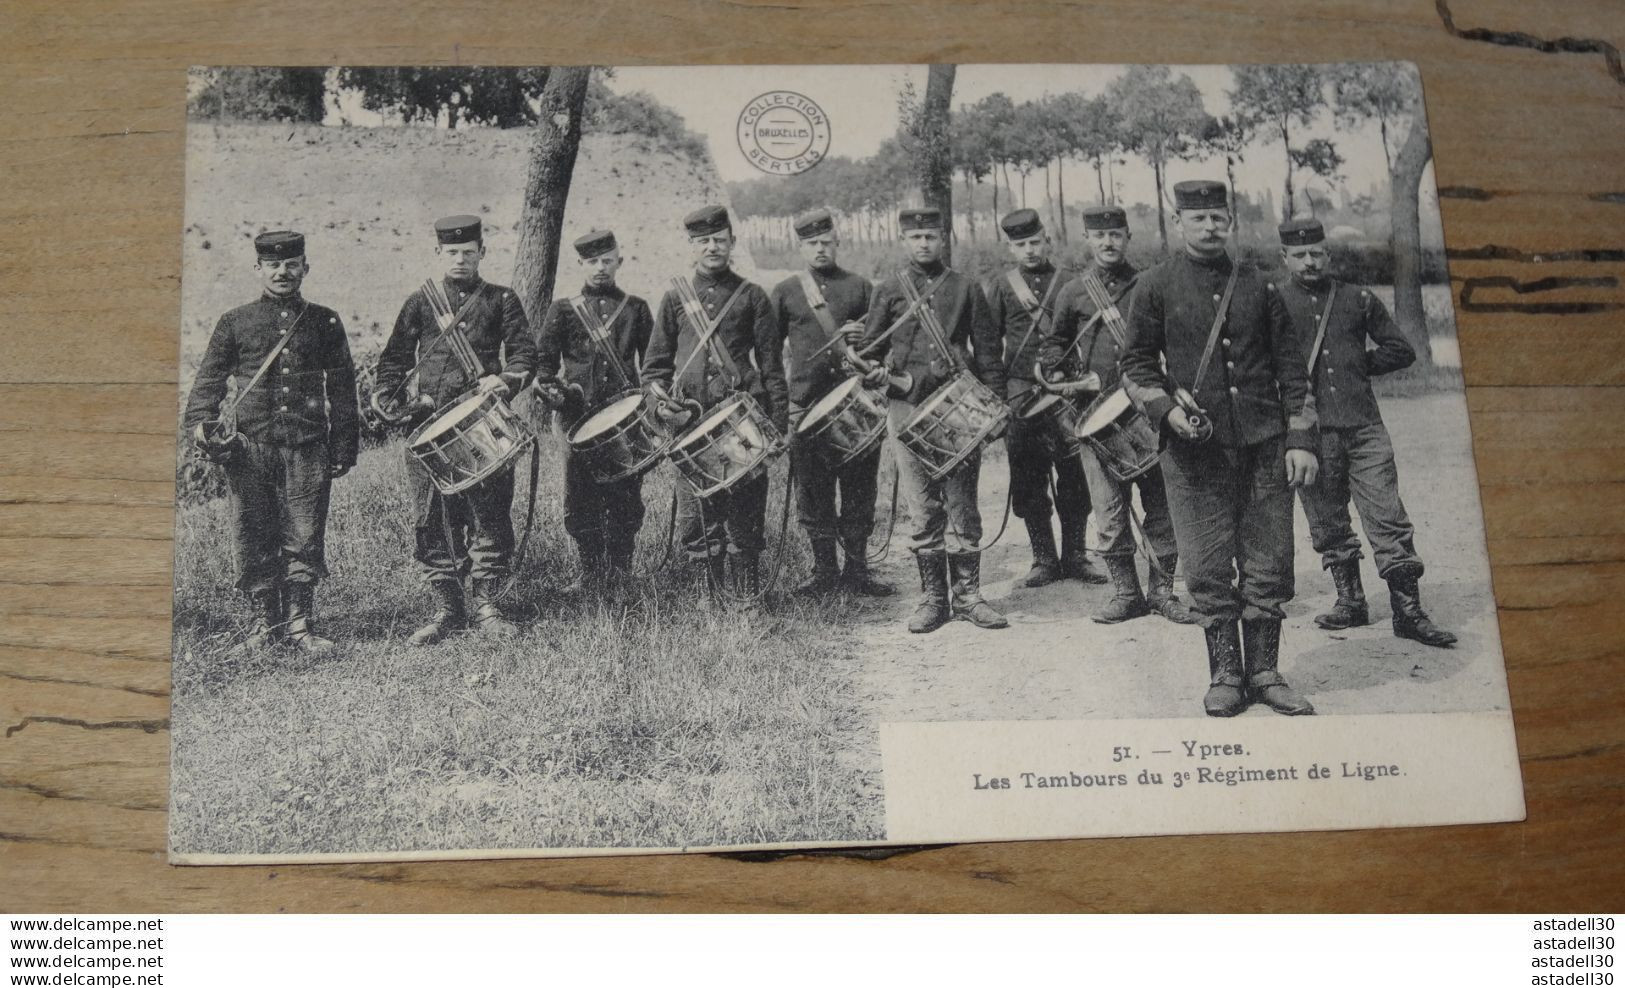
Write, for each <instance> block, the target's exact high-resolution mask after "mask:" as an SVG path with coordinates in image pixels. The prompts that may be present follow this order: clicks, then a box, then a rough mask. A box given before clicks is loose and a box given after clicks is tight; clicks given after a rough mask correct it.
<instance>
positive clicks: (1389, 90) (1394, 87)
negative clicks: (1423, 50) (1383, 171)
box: [1330, 62, 1413, 171]
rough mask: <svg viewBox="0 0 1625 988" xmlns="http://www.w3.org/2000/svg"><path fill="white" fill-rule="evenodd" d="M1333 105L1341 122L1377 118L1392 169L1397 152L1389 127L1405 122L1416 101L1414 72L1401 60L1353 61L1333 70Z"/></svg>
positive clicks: (1383, 153)
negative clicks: (1392, 144)
mask: <svg viewBox="0 0 1625 988" xmlns="http://www.w3.org/2000/svg"><path fill="white" fill-rule="evenodd" d="M1330 79H1331V84H1332V106H1333V108H1334V109H1335V110H1336V111H1337V118H1338V121H1339V122H1340V123H1345V124H1354V123H1358V122H1359V121H1360V120H1363V119H1375V120H1376V121H1377V129H1378V131H1379V132H1380V133H1381V134H1382V157H1383V160H1384V161H1386V162H1387V163H1388V168H1389V170H1390V171H1392V170H1393V167H1394V155H1393V148H1392V146H1391V142H1390V140H1389V130H1390V129H1391V128H1392V127H1393V126H1394V124H1395V123H1396V122H1399V123H1403V122H1404V118H1405V117H1406V116H1407V115H1408V114H1409V113H1410V111H1411V106H1412V102H1413V96H1412V93H1413V89H1412V87H1411V78H1410V73H1409V71H1408V70H1407V68H1406V67H1405V66H1404V65H1403V64H1401V63H1399V62H1350V63H1348V64H1345V65H1339V66H1336V67H1334V68H1333V69H1332V70H1331V75H1330Z"/></svg>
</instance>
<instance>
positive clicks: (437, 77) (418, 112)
mask: <svg viewBox="0 0 1625 988" xmlns="http://www.w3.org/2000/svg"><path fill="white" fill-rule="evenodd" d="M547 75H548V70H547V69H546V68H508V67H499V66H484V67H482V66H456V65H447V66H419V67H412V68H381V67H374V66H352V67H348V68H343V69H340V70H339V85H340V86H343V87H345V88H347V89H355V90H357V91H359V92H360V93H361V105H362V106H363V107H364V108H366V109H368V110H372V111H374V112H376V113H382V114H392V115H394V116H397V117H399V118H400V119H401V120H402V121H403V122H404V123H408V124H413V123H429V124H434V123H437V122H438V121H439V120H440V119H441V115H442V114H444V116H445V120H446V125H447V126H449V127H455V126H457V125H458V124H463V125H469V124H490V125H494V126H497V127H522V126H524V125H525V124H528V123H533V122H535V120H536V101H538V100H539V99H540V98H541V95H542V87H543V86H544V85H545V84H546V83H547Z"/></svg>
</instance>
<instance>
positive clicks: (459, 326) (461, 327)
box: [457, 322, 468, 329]
mask: <svg viewBox="0 0 1625 988" xmlns="http://www.w3.org/2000/svg"><path fill="white" fill-rule="evenodd" d="M457 328H458V329H467V328H468V323H466V322H460V323H458V324H457Z"/></svg>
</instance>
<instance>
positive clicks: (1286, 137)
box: [1281, 118, 1292, 223]
mask: <svg viewBox="0 0 1625 988" xmlns="http://www.w3.org/2000/svg"><path fill="white" fill-rule="evenodd" d="M1281 154H1282V155H1283V156H1284V157H1285V158H1286V199H1285V200H1284V201H1283V202H1282V203H1281V222H1282V223H1285V222H1286V221H1287V220H1290V219H1291V218H1292V140H1291V135H1290V134H1289V133H1288V131H1287V128H1286V119H1285V118H1282V120H1281Z"/></svg>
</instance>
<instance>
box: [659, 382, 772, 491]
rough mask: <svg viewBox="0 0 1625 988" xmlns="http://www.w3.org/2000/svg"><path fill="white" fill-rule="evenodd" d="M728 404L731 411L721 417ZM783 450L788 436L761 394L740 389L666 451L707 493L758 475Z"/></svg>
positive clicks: (694, 485) (685, 476)
mask: <svg viewBox="0 0 1625 988" xmlns="http://www.w3.org/2000/svg"><path fill="white" fill-rule="evenodd" d="M724 408H727V409H728V414H727V415H724V416H720V417H718V415H717V413H718V412H719V411H721V410H722V409H724ZM702 428H703V429H704V431H701V430H702ZM782 452H784V437H783V436H782V435H780V434H779V430H778V429H777V428H775V427H774V425H773V422H772V420H771V419H769V418H768V417H767V413H766V412H763V411H762V406H761V405H758V404H757V403H756V399H755V398H752V397H751V396H750V395H749V394H747V393H745V392H740V393H738V394H735V395H733V396H732V397H730V398H728V399H726V400H725V401H723V402H721V403H720V404H718V405H716V406H715V407H713V408H712V409H711V410H710V412H709V413H708V414H707V415H706V416H705V417H704V418H702V419H701V420H700V422H699V423H698V424H696V425H695V426H694V427H693V428H692V429H690V430H689V431H688V432H685V433H684V434H683V435H681V436H678V437H677V439H676V440H675V441H674V442H673V443H672V444H671V448H670V450H669V451H668V453H667V455H668V456H669V457H670V458H671V462H672V465H673V466H675V467H676V468H677V472H678V473H679V474H681V475H682V477H683V479H684V481H686V482H687V483H688V485H689V486H690V487H691V488H692V489H693V490H694V493H695V495H696V496H697V497H702V498H705V497H712V496H714V495H716V494H720V493H722V492H723V491H726V490H728V489H729V488H731V487H734V486H735V485H738V484H741V483H744V482H745V481H747V480H750V479H751V478H753V477H756V476H759V475H760V474H761V473H762V472H764V471H765V470H766V469H767V467H768V464H769V463H771V462H772V460H773V457H775V456H777V455H778V454H780V453H782Z"/></svg>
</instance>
